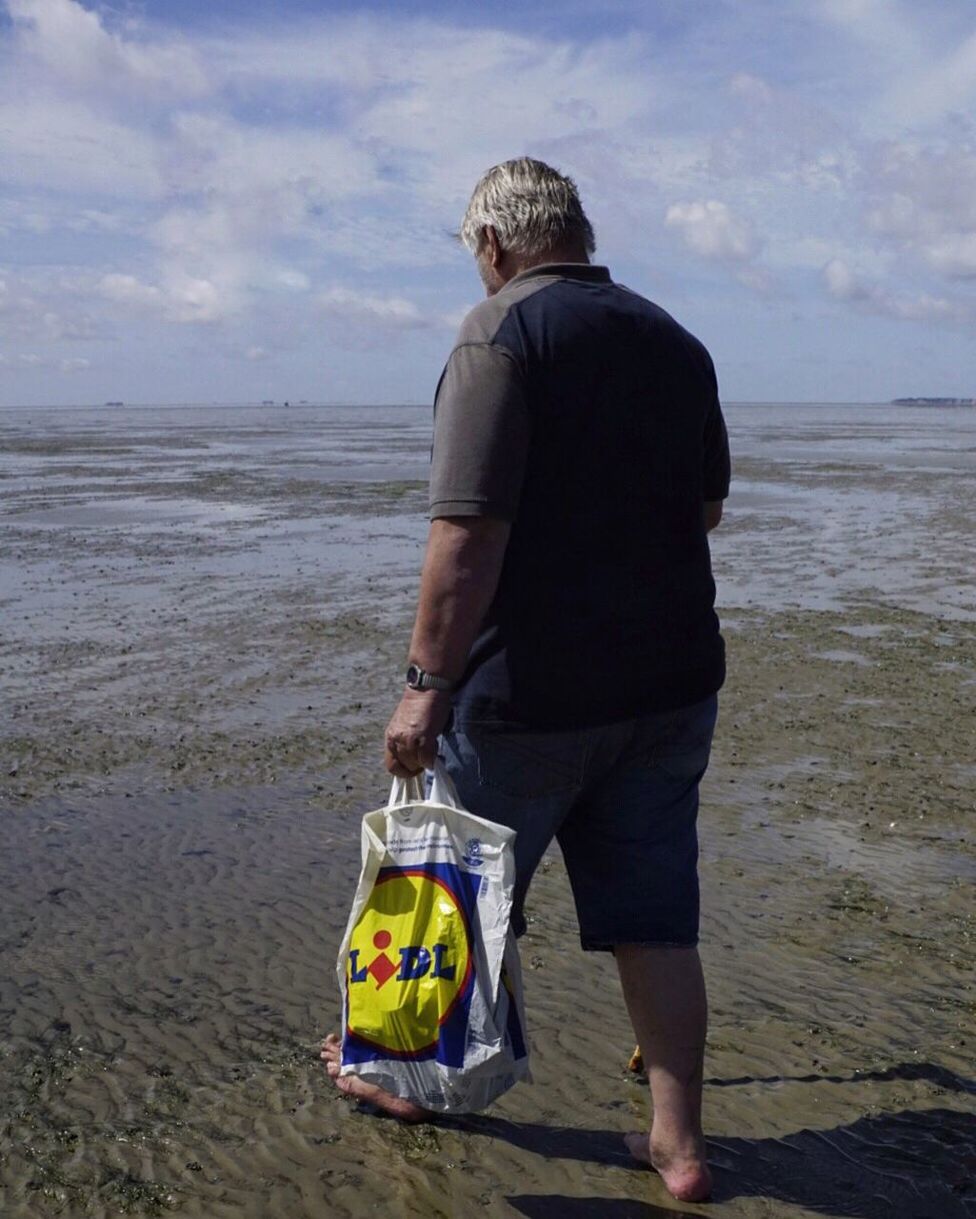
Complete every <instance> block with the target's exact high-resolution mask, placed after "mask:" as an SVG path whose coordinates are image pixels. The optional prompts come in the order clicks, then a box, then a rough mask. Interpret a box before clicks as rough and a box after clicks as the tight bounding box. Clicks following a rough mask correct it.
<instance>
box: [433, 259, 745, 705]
mask: <svg viewBox="0 0 976 1219" xmlns="http://www.w3.org/2000/svg"><path fill="white" fill-rule="evenodd" d="M728 491H729V450H728V439H727V435H726V430H725V423H724V421H723V418H722V411H721V407H720V405H719V400H718V389H717V385H716V381H715V372H714V369H713V367H712V362H711V359H710V358H709V355H708V352H707V351H706V350H705V348H704V347H703V346H702V344H701V343H699V342H698V340H697V339H695V338H694V337H693V336H692V335H690V334H689V333H688V332H687V331H686V330H684V329H683V328H682V327H681V326H679V325H678V323H677V322H676V321H674V319H673V318H671V317H670V316H669V315H668V314H667V313H665V312H664V310H663V309H660V308H658V306H657V305H654V304H652V303H651V302H650V301H648V300H645V299H644V298H643V297H641V296H639V295H638V294H637V293H635V292H631V291H630V290H629V289H627V288H624V287H622V286H621V285H619V284H615V283H614V282H613V281H612V280H611V278H610V274H609V272H608V271H607V269H606V268H605V267H597V266H589V265H586V264H577V263H571V264H560V265H547V266H541V267H534V268H532V269H531V270H529V271H526V272H523V273H522V274H521V275H519V276H516V278H514V279H513V280H511V281H510V282H509V283H508V284H506V285H505V287H504V288H503V289H502V290H501V291H500V292H499V293H498V294H497V295H495V296H493V297H490V298H488V299H487V300H485V301H482V302H481V303H480V304H479V305H477V306H476V307H475V308H474V309H473V310H472V311H471V313H470V314H469V315H468V316H467V318H466V319H465V321H464V322H463V324H462V326H461V331H460V334H459V336H458V341H457V344H456V346H455V348H454V350H453V351H452V353H451V356H450V358H449V359H448V362H447V365H446V367H445V369H444V373H443V375H442V377H441V381H440V384H439V386H438V389H437V398H436V403H435V424H434V450H433V466H432V474H431V490H430V503H431V517H432V518H437V517H458V516H479V515H484V516H494V517H499V518H501V519H504V520H509V521H511V522H512V532H511V538H510V540H509V544H508V549H507V551H506V554H505V561H504V566H503V569H502V573H501V578H500V580H499V585H498V590H497V593H496V595H495V598H494V601H493V603H492V605H491V608H490V610H489V612H488V615H487V617H486V619H485V622H484V624H483V628H482V630H481V632H480V634H479V636H478V638H477V640H476V642H475V644H474V646H473V648H472V650H471V655H470V657H469V660H468V665H467V668H466V670H465V673H464V676H463V678H462V681H461V683H460V685H459V688H458V690H457V693H456V696H455V711H456V714H457V716H458V718H459V719H461V720H467V721H471V720H498V721H505V722H511V723H514V724H523V725H526V726H532V727H535V728H551V729H563V728H573V727H585V726H590V725H594V724H601V723H610V722H613V721H616V720H622V719H629V718H631V717H634V716H639V715H642V714H647V713H650V712H655V711H664V710H670V709H675V708H678V707H683V706H688V705H690V704H692V703H695V702H698V701H700V700H701V699H703V698H705V697H707V696H708V695H710V694H712V693H714V692H715V691H716V690H717V689H718V688H719V687H720V686H721V685H722V682H723V680H724V676H725V659H724V646H723V643H722V637H721V635H720V634H719V625H718V619H717V617H716V615H715V612H714V609H713V605H714V600H715V585H714V582H713V580H712V573H711V563H710V558H709V550H708V540H707V536H706V531H705V526H704V520H703V504H704V502H705V501H706V500H721V499H724V498H725V497H726V496H727V495H728Z"/></svg>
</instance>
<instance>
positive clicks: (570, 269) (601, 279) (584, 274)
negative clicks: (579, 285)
mask: <svg viewBox="0 0 976 1219" xmlns="http://www.w3.org/2000/svg"><path fill="white" fill-rule="evenodd" d="M543 276H553V277H555V278H557V279H583V280H586V281H587V282H589V283H593V284H609V283H612V280H611V278H610V272H609V271H608V270H607V268H606V267H601V266H595V265H594V264H593V263H591V262H544V263H541V264H540V265H539V266H538V267H529V269H528V270H527V271H520V272H519V273H518V275H513V276H512V278H511V279H510V280H509V281H508V283H507V284H506V285H505V288H511V287H512V286H513V285H514V284H521V283H524V282H525V281H526V280H527V279H541V278H542V277H543ZM505 288H502V289H501V291H502V292H504V291H505Z"/></svg>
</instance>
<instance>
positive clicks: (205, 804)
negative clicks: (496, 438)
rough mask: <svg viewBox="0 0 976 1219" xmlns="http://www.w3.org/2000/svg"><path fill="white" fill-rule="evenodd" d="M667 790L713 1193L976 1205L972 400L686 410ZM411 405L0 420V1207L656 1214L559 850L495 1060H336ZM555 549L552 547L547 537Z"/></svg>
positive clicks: (622, 1022) (414, 510)
mask: <svg viewBox="0 0 976 1219" xmlns="http://www.w3.org/2000/svg"><path fill="white" fill-rule="evenodd" d="M726 419H727V422H728V427H729V433H730V439H731V446H732V451H733V466H734V476H733V488H732V494H731V496H730V499H729V501H728V504H727V506H726V515H725V519H724V520H723V522H722V524H721V526H720V527H719V528H718V530H716V532H715V533H714V534H713V535H712V538H711V543H712V555H713V565H714V570H715V576H716V584H717V590H718V594H717V601H718V608H719V611H720V615H721V617H722V622H723V631H724V634H725V637H726V642H727V648H728V660H729V678H728V682H727V684H726V687H725V689H724V690H723V692H722V695H721V714H720V724H719V730H718V734H717V737H716V742H715V750H714V755H713V762H712V765H711V767H710V770H709V772H708V775H707V776H706V779H705V782H704V785H703V805H702V812H701V850H702V857H701V871H702V893H703V927H702V954H703V958H704V960H705V965H706V970H707V972H708V977H709V984H710V1000H711V1033H710V1041H709V1056H708V1063H707V1067H706V1087H705V1096H706V1101H705V1107H706V1125H707V1130H708V1134H709V1138H710V1153H711V1157H712V1160H713V1163H714V1165H715V1168H716V1197H715V1201H714V1202H713V1203H712V1204H710V1206H709V1207H708V1208H707V1213H708V1214H710V1215H712V1216H715V1217H716V1219H732V1217H736V1219H738V1217H740V1216H741V1217H749V1219H752V1217H755V1219H759V1217H760V1216H769V1215H775V1216H777V1219H808V1217H810V1216H819V1217H821V1219H824V1217H827V1219H829V1217H832V1216H838V1217H840V1216H844V1217H850V1216H853V1215H857V1216H864V1217H868V1219H890V1217H891V1216H898V1217H899V1219H923V1217H925V1216H927V1217H934V1216H938V1219H957V1217H959V1219H964V1217H965V1216H972V1215H973V1214H974V1213H976V1194H974V1187H973V1181H974V1177H976V1170H974V1165H976V1113H974V1096H976V1083H974V1080H973V1072H972V1047H973V1042H974V1036H976V1034H974V1028H973V1013H974V1010H976V1009H974V992H973V978H974V969H973V966H974V964H976V919H974V913H973V906H972V892H973V882H974V880H976V850H974V844H973V840H972V824H973V813H974V811H976V808H974V803H976V800H974V791H976V755H974V750H973V728H972V725H973V723H974V722H976V715H974V712H976V575H974V571H976V569H974V563H973V555H974V554H976V513H974V512H973V506H972V500H973V487H974V486H976V478H974V475H976V408H972V407H963V406H960V407H940V406H901V405H899V406H896V405H886V404H878V405H870V404H812V403H807V404H786V403H783V404H753V403H730V404H728V405H727V406H726ZM430 444H431V410H430V408H429V407H428V406H423V407H419V406H357V407H353V406H315V405H307V404H301V405H291V406H289V407H287V408H285V407H283V406H281V405H276V406H250V405H248V406H240V405H238V406H235V405H229V406H220V407H217V406H185V407H175V406H163V405H157V406H152V405H146V406H141V407H130V406H104V407H98V408H94V407H70V408H69V407H63V408H59V407H49V408H41V407H37V408H8V409H3V410H0V762H2V765H0V943H2V945H3V960H4V968H3V970H2V971H0V1011H2V1012H3V1031H2V1034H0V1099H2V1102H3V1106H2V1107H3V1117H2V1119H0V1213H2V1214H3V1215H4V1216H5V1217H6V1216H10V1217H11V1219H20V1217H24V1219H26V1217H28V1216H30V1217H34V1216H38V1217H40V1216H43V1217H44V1219H47V1217H48V1216H76V1215H78V1216H81V1215H84V1216H97V1215H109V1214H118V1213H127V1214H166V1213H174V1214H179V1215H187V1216H200V1217H206V1219H222V1217H224V1216H226V1217H227V1219H231V1217H233V1219H238V1217H241V1216H247V1217H254V1219H279V1217H280V1219H285V1217H287V1219H303V1217H305V1216H308V1217H309V1219H312V1217H313V1216H314V1217H315V1219H318V1217H319V1216H323V1215H328V1216H330V1217H332V1216H338V1217H342V1216H350V1217H358V1216H365V1215H371V1214H384V1215H395V1216H398V1217H399V1216H418V1219H419V1217H423V1219H429V1217H430V1216H433V1215H443V1216H450V1217H454V1216H459V1215H464V1216H467V1215H471V1214H481V1213H484V1214H487V1215H491V1216H495V1215H498V1216H509V1215H512V1216H517V1215H523V1216H540V1217H550V1216H551V1217H557V1216H558V1219H583V1217H584V1216H600V1217H601V1219H602V1217H604V1216H614V1215H619V1216H621V1217H623V1216H630V1215H634V1216H638V1215H643V1216H647V1217H648V1219H651V1217H652V1216H663V1215H666V1214H681V1215H695V1214H699V1213H702V1214H704V1213H705V1208H701V1207H697V1206H691V1205H688V1204H684V1205H681V1206H679V1205H678V1204H675V1203H673V1201H671V1200H669V1199H668V1197H667V1195H666V1194H665V1192H664V1190H663V1188H662V1187H661V1186H660V1184H659V1182H657V1181H656V1179H655V1178H654V1177H653V1175H652V1174H648V1173H646V1172H643V1171H641V1170H640V1169H639V1168H636V1167H635V1166H633V1165H632V1164H630V1163H629V1161H628V1159H627V1157H626V1155H625V1153H624V1152H623V1150H622V1144H621V1142H620V1135H621V1134H622V1133H623V1132H625V1131H627V1130H629V1129H633V1128H636V1127H637V1126H639V1125H641V1124H642V1123H644V1122H646V1120H647V1091H646V1087H645V1086H643V1085H642V1083H641V1081H640V1080H639V1079H636V1078H633V1077H630V1076H629V1075H628V1073H627V1071H626V1069H625V1068H626V1063H627V1060H628V1058H629V1056H630V1052H631V1050H632V1049H633V1044H632V1035H631V1033H630V1031H629V1028H628V1025H627V1021H626V1017H625V1015H624V1012H623V1007H622V1003H621V999H620V995H619V989H618V985H617V982H616V980H615V976H614V971H613V966H612V962H611V961H609V960H608V959H607V958H606V957H605V956H603V955H601V954H583V953H581V952H580V950H579V947H578V944H577V941H576V928H575V919H574V914H573V907H572V900H571V896H570V893H569V889H568V884H567V880H566V876H565V871H564V869H563V866H562V862H561V859H560V856H559V853H558V851H555V850H554V851H553V853H552V855H551V856H550V857H549V858H547V860H546V861H545V862H544V864H543V867H542V869H541V870H540V872H539V874H538V876H537V878H536V880H535V882H534V884H533V889H532V892H531V894H530V904H529V916H530V926H529V931H528V934H527V935H526V937H525V938H524V940H523V941H522V943H521V955H522V961H523V968H524V971H525V975H526V993H527V1007H528V1025H529V1033H530V1038H531V1044H532V1053H533V1064H534V1065H533V1070H534V1075H535V1081H536V1082H535V1084H534V1085H533V1086H531V1087H520V1088H519V1089H516V1090H515V1091H514V1092H512V1093H511V1094H510V1095H508V1096H506V1097H505V1098H503V1099H502V1100H501V1101H500V1102H499V1103H498V1104H497V1105H496V1106H495V1107H493V1109H492V1110H491V1111H490V1112H489V1113H488V1114H486V1115H482V1116H479V1117H476V1118H468V1119H464V1120H463V1121H457V1122H453V1123H448V1124H446V1125H442V1126H438V1127H434V1126H420V1127H416V1128H407V1127H400V1126H397V1125H396V1124H395V1123H392V1122H390V1121H380V1120H377V1119H375V1118H373V1117H371V1116H369V1115H368V1114H366V1113H363V1112H361V1111H359V1110H357V1109H356V1108H355V1107H354V1106H352V1105H351V1104H350V1103H349V1102H347V1101H345V1100H343V1099H342V1098H340V1097H339V1096H338V1095H337V1094H336V1093H335V1091H334V1089H332V1088H331V1086H330V1085H329V1083H328V1080H327V1079H326V1077H325V1076H324V1073H323V1072H322V1070H321V1066H320V1063H319V1062H318V1058H317V1044H318V1039H319V1037H320V1036H321V1035H322V1034H323V1033H324V1032H326V1031H328V1030H330V1029H332V1028H334V1027H337V1024H338V1021H339V1016H340V1012H339V1003H338V992H337V987H336V980H335V972H334V969H335V958H336V952H337V946H338V942H339V937H340V935H341V932H342V928H343V925H344V922H345V918H346V915H347V913H348V908H349V902H350V900H351V896H352V891H353V886H354V884H355V877H356V873H357V869H358V863H359V840H358V834H359V820H360V817H361V815H362V813H364V812H366V811H368V810H369V809H371V808H374V807H376V806H378V805H380V804H382V803H383V802H384V800H385V798H386V792H387V790H388V786H387V782H386V777H385V775H384V772H383V770H382V764H381V758H380V746H381V743H382V732H383V727H384V725H385V722H386V718H387V717H388V715H389V713H390V711H391V710H392V707H393V704H394V702H395V700H396V697H397V695H398V691H399V688H400V686H401V684H402V676H401V674H402V669H403V665H404V660H405V653H406V648H407V641H408V638H409V630H410V621H411V615H412V610H413V603H414V598H415V594H416V587H417V580H418V575H419V570H420V564H421V560H422V555H423V543H424V537H425V534H426V520H425V507H426V488H425V479H426V476H427V470H428V463H429V451H430ZM580 560H581V562H585V556H582V555H581V556H580Z"/></svg>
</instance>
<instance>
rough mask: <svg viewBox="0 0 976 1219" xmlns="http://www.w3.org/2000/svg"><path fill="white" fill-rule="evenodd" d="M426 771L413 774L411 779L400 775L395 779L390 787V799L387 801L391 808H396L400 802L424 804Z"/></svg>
mask: <svg viewBox="0 0 976 1219" xmlns="http://www.w3.org/2000/svg"><path fill="white" fill-rule="evenodd" d="M424 796H425V793H424V772H423V771H421V772H420V773H419V774H416V775H411V776H410V778H409V779H401V778H400V777H399V775H397V776H395V777H394V779H393V786H392V787H391V788H390V799H389V800H388V801H387V805H388V807H389V808H394V807H395V806H396V805H398V804H423V802H424Z"/></svg>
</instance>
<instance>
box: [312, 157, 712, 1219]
mask: <svg viewBox="0 0 976 1219" xmlns="http://www.w3.org/2000/svg"><path fill="white" fill-rule="evenodd" d="M461 237H462V240H463V241H464V242H465V244H466V245H467V246H468V247H469V249H471V251H472V252H473V254H474V256H475V258H476V261H477V266H478V270H479V273H480V275H481V278H482V281H483V283H484V285H485V289H486V293H487V299H486V300H484V301H482V302H481V304H479V305H477V306H476V307H475V308H474V309H473V310H472V311H471V313H470V314H469V315H468V317H467V318H466V319H465V321H464V323H463V324H462V326H461V330H460V334H459V336H458V340H457V343H456V345H455V347H454V349H453V351H452V352H451V355H450V357H449V359H448V362H447V364H446V366H445V369H444V373H443V375H442V377H441V381H440V384H439V386H438V390H437V396H436V404H435V427H434V449H433V466H432V472H431V487H430V515H431V528H430V537H429V541H428V548H427V555H426V559H425V564H424V571H423V576H422V580H421V588H420V598H419V607H418V612H417V619H416V624H415V627H414V632H413V637H412V641H411V648H410V656H409V662H410V664H409V668H408V671H407V688H406V689H405V691H404V693H403V696H402V699H401V702H400V704H399V706H398V708H397V710H396V712H395V713H394V715H393V718H392V720H391V722H390V724H389V726H388V728H387V733H386V763H387V767H388V769H389V770H390V771H391V772H392V773H394V774H397V775H401V776H408V775H411V774H415V773H417V772H418V771H419V770H421V769H423V768H425V767H430V766H431V765H432V764H433V762H434V759H435V756H437V755H438V753H439V756H440V758H441V759H442V761H443V763H444V764H445V766H446V767H447V769H448V772H449V773H450V775H451V777H452V778H453V779H454V782H455V784H456V786H457V789H458V792H459V794H460V797H461V799H462V801H463V803H464V805H465V806H466V807H467V808H468V809H470V811H471V812H473V813H475V814H476V815H477V816H480V817H484V818H487V819H488V820H491V821H496V822H499V823H501V824H503V825H507V826H510V827H512V828H513V829H515V830H516V831H517V837H516V844H515V851H516V868H517V888H516V900H515V909H514V911H513V921H514V924H515V926H516V930H518V931H520V930H523V929H524V926H525V921H524V914H523V903H524V900H525V895H526V892H527V890H528V887H529V883H530V881H531V878H532V875H533V873H534V871H535V868H536V867H537V865H538V863H539V861H540V859H541V858H542V855H543V853H544V852H545V850H546V849H547V847H548V846H549V844H550V843H551V841H552V839H553V838H554V837H555V838H556V839H557V840H558V842H559V844H560V847H561V849H562V851H563V855H564V858H565V861H566V866H567V870H568V872H569V876H570V881H571V884H572V888H573V895H574V899H575V902H576V908H577V914H578V918H579V926H580V938H581V943H582V946H583V948H584V949H589V950H597V951H611V952H613V953H614V956H615V959H616V962H617V966H618V969H619V973H620V978H621V984H622V987H623V993H624V999H625V1001H626V1004H627V1009H628V1012H629V1014H630V1018H631V1021H632V1023H633V1026H634V1032H635V1034H636V1037H637V1040H638V1042H639V1044H640V1046H641V1049H642V1052H643V1057H644V1061H645V1064H646V1066H647V1070H648V1077H649V1081H650V1089H651V1096H652V1101H653V1106H654V1116H653V1124H652V1127H651V1132H650V1135H649V1136H648V1135H647V1134H634V1135H629V1136H627V1143H628V1146H629V1147H630V1149H631V1151H632V1153H633V1154H634V1155H635V1156H636V1157H637V1158H638V1159H640V1160H642V1161H644V1162H646V1163H650V1164H652V1165H653V1166H654V1167H655V1168H656V1169H657V1170H658V1171H659V1172H660V1174H661V1176H662V1178H663V1179H664V1182H665V1184H666V1185H667V1187H668V1189H669V1190H670V1191H671V1193H672V1194H673V1195H674V1196H675V1197H677V1198H680V1199H683V1200H696V1199H701V1198H704V1197H707V1195H708V1193H709V1191H710V1188H711V1175H710V1172H709V1169H708V1166H707V1163H706V1160H705V1148H704V1139H703V1135H702V1126H701V1092H702V1064H703V1054H704V1043H705V1031H706V1000H705V988H704V981H703V977H702V971H701V964H700V961H699V956H698V951H697V942H698V914H699V901H698V879H697V856H698V847H697V831H696V819H697V811H698V787H699V782H700V780H701V777H702V775H703V774H704V772H705V769H706V766H707V764H708V756H709V750H710V745H711V739H712V732H713V729H714V725H715V719H716V713H717V700H716V694H717V691H718V690H719V688H720V687H721V685H722V683H723V681H724V677H725V661H724V647H723V643H722V639H721V635H720V633H719V626H718V620H717V618H716V615H715V611H714V597H715V587H714V583H713V580H712V574H711V564H710V557H709V548H708V539H707V533H708V531H709V529H711V528H713V527H714V526H715V525H717V524H718V523H719V520H720V518H721V511H722V501H723V500H724V499H725V497H726V496H727V494H728V487H729V453H728V441H727V436H726V430H725V424H724V421H723V418H722V412H721V408H720V405H719V400H718V390H717V385H716V380H715V374H714V370H713V368H712V363H711V360H710V358H709V356H708V353H707V352H706V350H705V348H704V347H703V346H702V345H701V344H700V343H699V342H698V341H697V340H696V339H695V338H693V337H692V336H691V335H690V334H689V333H688V332H687V331H686V330H684V329H683V328H682V327H681V326H680V325H679V324H678V323H677V322H676V321H674V319H672V318H671V317H670V316H669V315H668V314H667V313H665V312H664V310H662V309H660V308H659V307H658V306H657V305H654V304H652V303H651V302H650V301H648V300H645V299H644V298H643V297H641V296H639V295H638V294H637V293H634V292H632V291H630V290H628V289H627V288H625V287H622V286H621V285H619V284H617V283H615V282H614V281H613V279H612V278H611V275H610V273H609V271H608V270H607V268H606V267H602V266H597V265H593V264H592V263H590V261H589V256H590V254H592V253H593V251H594V248H595V242H594V236H593V230H592V228H591V226H590V222H589V220H588V219H587V217H586V215H585V213H584V211H583V209H582V206H581V204H580V201H579V197H578V194H577V191H576V187H575V185H574V184H573V182H572V181H571V180H570V179H569V178H566V177H564V176H563V175H561V174H560V173H558V172H557V171H556V170H554V169H552V168H550V167H549V166H547V165H545V164H543V163H542V162H539V161H534V160H531V159H528V158H522V159H519V160H515V161H508V162H505V163H504V164H502V165H498V166H495V167H494V168H493V169H491V170H489V171H488V172H487V173H486V174H485V175H484V176H483V178H482V179H481V181H480V182H479V183H478V185H477V187H476V189H475V192H474V195H473V196H472V199H471V202H470V204H469V206H468V210H467V213H466V215H465V217H464V222H463V224H462V227H461ZM570 1015H571V1013H569V1012H567V1018H570ZM323 1058H324V1059H325V1060H326V1064H327V1067H328V1069H329V1072H330V1074H331V1075H332V1076H333V1077H334V1078H335V1079H336V1082H337V1084H338V1085H339V1086H340V1087H342V1088H343V1090H345V1091H348V1092H350V1093H352V1094H354V1095H366V1093H365V1092H364V1091H363V1088H366V1087H368V1085H363V1084H362V1083H361V1081H355V1080H352V1079H350V1078H347V1077H342V1076H339V1074H338V1070H339V1067H338V1057H337V1049H336V1041H335V1039H334V1038H328V1039H327V1041H326V1043H325V1045H324V1047H323ZM374 1091H375V1090H374ZM369 1099H371V1100H373V1101H374V1102H375V1103H378V1104H380V1105H381V1106H382V1107H384V1108H386V1109H388V1110H389V1111H392V1112H395V1113H397V1114H398V1115H399V1116H402V1117H407V1118H414V1119H416V1118H422V1117H426V1116H427V1115H426V1113H425V1112H424V1111H423V1110H421V1109H419V1108H418V1107H417V1106H414V1105H411V1104H410V1103H409V1102H404V1101H403V1100H400V1099H398V1098H393V1097H387V1096H385V1094H381V1095H379V1096H377V1095H375V1094H372V1095H369Z"/></svg>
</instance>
